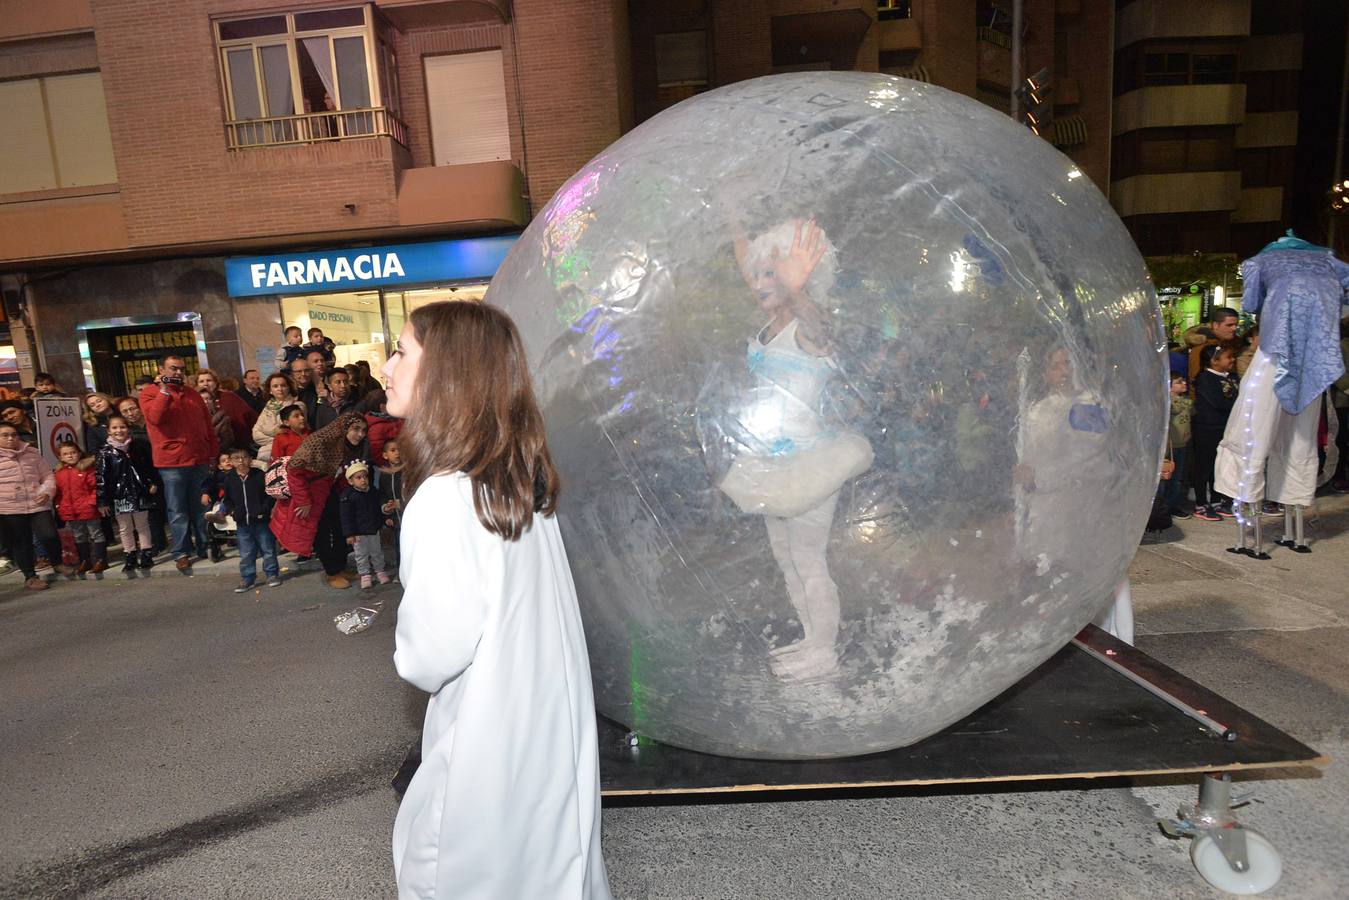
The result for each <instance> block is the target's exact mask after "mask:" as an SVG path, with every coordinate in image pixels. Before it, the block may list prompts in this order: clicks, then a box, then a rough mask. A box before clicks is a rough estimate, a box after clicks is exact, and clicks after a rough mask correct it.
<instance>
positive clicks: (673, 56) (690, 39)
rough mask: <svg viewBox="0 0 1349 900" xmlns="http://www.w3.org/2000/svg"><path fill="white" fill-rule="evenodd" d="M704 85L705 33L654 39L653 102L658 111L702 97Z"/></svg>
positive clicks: (705, 66) (706, 69) (674, 34)
mask: <svg viewBox="0 0 1349 900" xmlns="http://www.w3.org/2000/svg"><path fill="white" fill-rule="evenodd" d="M707 84H708V66H707V32H706V31H675V32H669V33H666V34H658V35H656V99H657V102H658V103H659V105H660V107H661V108H662V109H664V108H665V107H667V106H673V105H674V104H676V103H678V102H680V101H681V100H687V99H688V98H689V97H692V96H693V95H694V94H699V93H702V92H703V91H705V90H707Z"/></svg>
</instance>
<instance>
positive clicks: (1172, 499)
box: [1162, 447, 1190, 510]
mask: <svg viewBox="0 0 1349 900" xmlns="http://www.w3.org/2000/svg"><path fill="white" fill-rule="evenodd" d="M1171 459H1172V461H1173V462H1174V463H1175V464H1176V470H1175V471H1174V472H1172V473H1171V478H1170V479H1169V480H1167V482H1166V485H1165V487H1163V488H1162V499H1163V500H1164V501H1165V502H1166V508H1167V509H1168V510H1172V509H1184V508H1185V507H1184V505H1183V504H1184V503H1185V491H1186V489H1188V488H1189V486H1190V482H1189V481H1188V480H1187V476H1189V474H1190V471H1189V462H1190V448H1189V447H1176V448H1174V449H1173V450H1172V451H1171Z"/></svg>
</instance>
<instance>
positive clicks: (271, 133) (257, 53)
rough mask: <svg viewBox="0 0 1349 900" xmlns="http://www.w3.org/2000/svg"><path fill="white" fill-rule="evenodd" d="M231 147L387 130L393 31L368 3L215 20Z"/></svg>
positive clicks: (394, 100) (396, 130) (391, 111)
mask: <svg viewBox="0 0 1349 900" xmlns="http://www.w3.org/2000/svg"><path fill="white" fill-rule="evenodd" d="M216 38H217V41H218V46H219V52H220V66H221V76H222V80H223V83H224V87H225V100H226V106H227V112H228V117H229V121H228V123H227V131H228V136H229V144H230V147H231V148H241V147H255V146H264V145H268V144H292V143H307V142H312V141H327V140H340V139H343V138H351V137H368V136H371V135H390V136H392V137H394V138H395V139H397V140H398V141H400V142H402V143H404V144H406V142H407V140H406V136H405V128H404V126H403V123H402V122H401V121H400V120H399V118H398V110H399V103H398V76H397V71H398V70H397V60H396V59H395V57H394V51H393V40H392V32H391V30H390V28H389V26H388V25H387V24H386V23H385V22H384V20H383V19H382V18H381V17H380V16H378V14H377V13H376V12H375V11H374V9H373V8H372V7H370V6H369V5H365V6H350V7H342V8H338V9H324V10H312V11H308V12H297V13H285V14H279V15H267V16H257V17H254V18H249V19H228V20H222V21H218V22H216Z"/></svg>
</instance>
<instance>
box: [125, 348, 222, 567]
mask: <svg viewBox="0 0 1349 900" xmlns="http://www.w3.org/2000/svg"><path fill="white" fill-rule="evenodd" d="M186 376H187V363H186V361H184V359H183V358H182V357H181V356H177V355H173V354H169V355H167V356H165V357H164V358H163V359H161V360H160V361H159V377H158V378H156V379H155V383H154V384H151V385H147V386H146V387H145V389H144V390H142V391H141V396H140V407H141V412H142V413H143V414H144V416H145V424H146V429H147V431H148V432H149V436H150V449H151V451H152V453H153V456H154V463H155V468H157V469H159V475H160V478H161V479H162V480H163V482H164V503H165V505H166V506H167V508H168V519H169V533H170V534H171V535H172V548H171V549H172V551H173V555H174V557H175V564H176V565H177V566H178V571H179V572H182V573H183V574H184V575H190V574H192V554H191V535H190V533H191V534H195V535H196V537H197V552H198V556H197V558H198V559H205V558H206V546H207V541H206V519H205V518H204V517H203V515H202V508H201V505H200V504H199V503H197V502H196V499H197V497H198V495H199V494H200V492H201V491H200V489H201V482H202V479H204V478H205V477H206V473H207V467H208V466H209V465H210V462H211V460H213V459H215V458H216V455H217V454H218V453H219V451H220V443H219V440H218V439H217V438H216V435H215V429H214V428H212V427H211V416H210V413H208V412H207V411H206V404H205V402H204V401H203V400H202V399H201V396H200V395H199V394H198V393H197V392H196V391H195V390H190V389H188V388H187V386H186V385H185V384H184V381H185V380H186ZM189 532H190V533H189Z"/></svg>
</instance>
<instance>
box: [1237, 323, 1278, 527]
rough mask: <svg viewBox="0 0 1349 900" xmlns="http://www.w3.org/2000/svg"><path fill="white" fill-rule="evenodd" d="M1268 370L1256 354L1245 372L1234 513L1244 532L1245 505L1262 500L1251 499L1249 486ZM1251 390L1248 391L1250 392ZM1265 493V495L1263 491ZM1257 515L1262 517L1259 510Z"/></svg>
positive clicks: (1261, 356)
mask: <svg viewBox="0 0 1349 900" xmlns="http://www.w3.org/2000/svg"><path fill="white" fill-rule="evenodd" d="M1268 368H1269V365H1268V362H1267V360H1266V359H1265V358H1264V354H1263V353H1261V352H1260V351H1259V350H1257V351H1256V359H1255V360H1254V361H1253V364H1252V366H1251V369H1250V371H1248V372H1247V373H1246V383H1245V384H1243V385H1242V386H1241V400H1242V404H1241V406H1242V408H1241V413H1240V416H1241V418H1240V420H1239V424H1240V425H1241V428H1242V431H1243V432H1244V433H1245V448H1244V450H1243V452H1242V454H1241V467H1240V472H1241V474H1240V475H1239V476H1238V477H1237V496H1235V497H1233V498H1232V500H1233V509H1232V512H1233V514H1234V515H1235V516H1236V518H1237V523H1238V524H1239V525H1240V526H1241V527H1242V529H1245V527H1246V521H1247V520H1246V517H1245V515H1243V512H1244V510H1243V507H1244V505H1245V504H1246V503H1259V502H1260V500H1261V498H1260V497H1254V498H1252V497H1250V496H1248V494H1249V486H1250V484H1251V483H1252V481H1253V478H1254V475H1255V471H1256V467H1255V453H1254V450H1255V443H1256V442H1255V398H1256V397H1257V396H1258V394H1259V392H1260V385H1261V382H1262V381H1263V380H1264V378H1265V373H1266V370H1267V369H1268ZM1248 388H1249V390H1248ZM1264 464H1265V460H1264V459H1261V460H1260V467H1261V468H1263V467H1264ZM1262 493H1263V492H1262ZM1255 514H1256V515H1257V516H1258V515H1260V512H1259V510H1256V512H1255Z"/></svg>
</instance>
